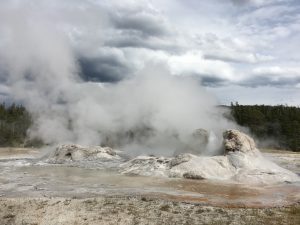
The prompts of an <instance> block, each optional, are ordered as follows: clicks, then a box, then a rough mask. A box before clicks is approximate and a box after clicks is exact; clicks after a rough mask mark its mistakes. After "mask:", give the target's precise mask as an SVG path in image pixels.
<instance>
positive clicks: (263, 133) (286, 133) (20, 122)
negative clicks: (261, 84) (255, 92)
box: [0, 103, 300, 151]
mask: <svg viewBox="0 0 300 225" xmlns="http://www.w3.org/2000/svg"><path fill="white" fill-rule="evenodd" d="M230 109H231V115H232V119H234V120H235V121H236V122H237V123H238V124H239V125H241V126H245V127H249V129H250V131H251V132H252V134H253V135H254V136H256V138H257V139H259V140H261V141H264V140H273V142H270V143H271V145H272V146H268V147H277V148H281V149H289V150H293V151H300V108H299V107H293V106H285V105H278V106H268V105H239V104H238V103H235V104H233V103H232V104H231V106H230ZM32 124H33V119H32V117H31V115H30V113H29V112H28V111H27V110H26V108H25V107H24V106H22V105H16V104H11V105H9V106H8V105H5V103H2V104H0V146H1V147H4V146H15V147H17V146H25V147H26V146H40V145H41V144H42V142H41V141H40V140H37V139H30V138H29V137H28V129H29V128H30V126H31V125H32ZM270 143H269V145H270Z"/></svg>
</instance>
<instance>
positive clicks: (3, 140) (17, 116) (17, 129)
mask: <svg viewBox="0 0 300 225" xmlns="http://www.w3.org/2000/svg"><path fill="white" fill-rule="evenodd" d="M31 124H32V120H31V117H30V114H29V113H28V111H27V110H26V109H25V107H23V106H21V105H15V104H12V105H10V106H5V104H4V103H3V104H0V146H2V147H3V146H21V145H24V144H25V141H26V140H27V138H26V137H27V130H28V128H29V127H30V125H31Z"/></svg>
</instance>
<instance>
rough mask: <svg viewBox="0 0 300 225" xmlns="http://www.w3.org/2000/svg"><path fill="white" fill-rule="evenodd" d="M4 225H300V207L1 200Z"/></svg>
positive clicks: (144, 199)
mask: <svg viewBox="0 0 300 225" xmlns="http://www.w3.org/2000/svg"><path fill="white" fill-rule="evenodd" d="M0 224H1V225H60V224H61V225H98V224H111V225H115V224H122V225H127V224H128V225H132V224H170V225H171V224H172V225H173V224H220V225H221V224H222V225H223V224H236V225H243V224H245V225H249V224H250V225H251V224H253V225H254V224H259V225H267V224H278V225H279V224H293V225H299V224H300V204H296V205H294V206H290V207H277V208H262V209H257V208H226V207H225V208H224V207H223V208H219V207H211V206H203V205H200V204H192V203H184V202H174V201H166V200H158V199H153V198H149V197H137V196H136V197H128V196H121V197H117V196H115V197H108V196H105V197H97V198H92V199H72V198H0Z"/></svg>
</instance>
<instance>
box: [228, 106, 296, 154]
mask: <svg viewBox="0 0 300 225" xmlns="http://www.w3.org/2000/svg"><path fill="white" fill-rule="evenodd" d="M231 113H232V116H233V117H234V119H235V120H236V122H237V123H238V124H239V125H242V126H247V127H249V128H250V130H251V132H252V133H253V134H254V135H255V136H256V137H257V138H259V139H260V140H264V139H274V140H276V142H277V144H278V145H279V147H281V148H287V149H290V150H293V151H300V108H299V107H292V106H284V105H278V106H267V105H251V106H250V105H239V104H238V103H236V104H231Z"/></svg>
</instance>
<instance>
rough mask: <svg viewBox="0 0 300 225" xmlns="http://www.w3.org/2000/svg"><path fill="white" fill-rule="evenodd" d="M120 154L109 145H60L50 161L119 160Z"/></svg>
mask: <svg viewBox="0 0 300 225" xmlns="http://www.w3.org/2000/svg"><path fill="white" fill-rule="evenodd" d="M119 159H120V156H118V155H117V153H116V151H114V150H113V149H112V148H109V147H100V146H93V147H83V146H80V145H75V144H71V145H60V146H58V147H57V148H56V150H55V152H54V154H53V156H52V157H51V160H52V162H55V163H64V162H68V161H83V160H119Z"/></svg>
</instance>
